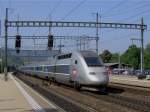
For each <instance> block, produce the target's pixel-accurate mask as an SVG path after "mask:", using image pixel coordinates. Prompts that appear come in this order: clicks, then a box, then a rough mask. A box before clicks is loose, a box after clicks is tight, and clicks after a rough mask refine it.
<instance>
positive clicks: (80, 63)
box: [19, 51, 109, 89]
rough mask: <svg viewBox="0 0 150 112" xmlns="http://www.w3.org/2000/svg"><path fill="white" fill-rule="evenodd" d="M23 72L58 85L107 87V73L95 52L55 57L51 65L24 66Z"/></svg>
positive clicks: (21, 68) (79, 52)
mask: <svg viewBox="0 0 150 112" xmlns="http://www.w3.org/2000/svg"><path fill="white" fill-rule="evenodd" d="M19 70H20V71H21V72H24V73H27V74H31V75H35V76H37V77H40V78H46V79H49V80H51V81H54V82H57V83H60V84H61V83H63V84H67V85H73V86H74V87H75V88H76V89H80V88H81V87H82V86H90V87H98V88H100V87H106V86H107V84H108V82H109V77H108V75H107V71H106V69H105V67H104V65H103V62H102V61H101V59H100V57H99V56H98V55H97V54H96V53H95V52H93V51H74V52H71V53H66V54H59V55H57V56H55V57H54V58H53V59H52V60H51V63H50V64H45V65H44V64H43V65H34V66H22V67H20V69H19Z"/></svg>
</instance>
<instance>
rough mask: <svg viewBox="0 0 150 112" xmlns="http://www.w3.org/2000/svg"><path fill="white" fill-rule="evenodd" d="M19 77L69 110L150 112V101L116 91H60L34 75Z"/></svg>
mask: <svg viewBox="0 0 150 112" xmlns="http://www.w3.org/2000/svg"><path fill="white" fill-rule="evenodd" d="M19 78H20V79H21V80H23V81H24V82H25V83H27V84H28V85H30V86H33V85H34V86H33V88H34V89H35V90H38V92H39V93H40V94H42V95H44V96H46V97H48V99H49V100H52V101H53V102H54V103H55V104H57V105H58V106H61V107H62V108H63V109H64V110H66V111H67V112H77V111H78V112H99V111H100V112H101V111H104V112H106V111H108V112H109V111H110V112H113V111H114V112H117V111H118V112H126V111H128V112H130V111H131V112H134V111H135V112H137V111H139V112H149V110H150V102H146V101H140V100H135V99H131V98H128V97H126V96H121V95H119V94H116V93H111V92H110V93H109V94H108V95H100V94H99V92H98V91H92V92H91V91H88V90H83V91H81V92H77V91H75V90H74V89H73V88H70V87H68V86H61V87H58V88H59V89H60V91H59V90H57V89H55V87H53V88H52V87H50V86H41V85H43V84H44V83H43V81H42V80H41V79H35V78H34V77H29V76H26V77H25V76H24V77H19ZM29 78H30V80H31V79H32V81H29V80H27V79H29ZM33 80H34V81H33ZM35 80H36V81H35ZM33 82H36V83H34V84H33ZM37 82H38V83H37ZM45 82H47V81H45ZM45 84H46V83H45ZM35 85H36V86H35ZM56 88H57V87H56ZM63 89H65V90H63ZM63 91H64V92H63ZM67 92H68V93H69V92H70V94H75V96H76V97H78V96H80V97H82V98H83V97H86V98H88V99H89V101H90V100H91V101H93V105H91V102H89V103H88V102H86V101H87V100H86V101H80V100H81V99H77V98H74V97H71V96H69V95H66V94H67ZM92 99H93V100H92ZM64 100H65V101H64ZM82 100H84V99H82ZM101 102H103V103H101ZM108 104H113V105H112V107H111V109H112V110H110V109H108V108H107V105H108ZM113 109H114V110H113Z"/></svg>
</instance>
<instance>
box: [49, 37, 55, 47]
mask: <svg viewBox="0 0 150 112" xmlns="http://www.w3.org/2000/svg"><path fill="white" fill-rule="evenodd" d="M53 41H54V39H53V35H48V48H50V49H51V48H52V47H53Z"/></svg>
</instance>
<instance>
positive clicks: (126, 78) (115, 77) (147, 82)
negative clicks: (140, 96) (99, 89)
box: [109, 75, 150, 88]
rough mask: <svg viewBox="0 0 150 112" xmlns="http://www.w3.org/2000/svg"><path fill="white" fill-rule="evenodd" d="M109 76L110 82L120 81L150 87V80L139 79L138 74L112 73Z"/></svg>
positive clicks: (119, 82)
mask: <svg viewBox="0 0 150 112" xmlns="http://www.w3.org/2000/svg"><path fill="white" fill-rule="evenodd" d="M109 78H110V83H118V84H125V85H132V86H139V87H146V88H150V80H146V79H142V80H139V79H138V78H137V77H136V76H128V75H110V76H109Z"/></svg>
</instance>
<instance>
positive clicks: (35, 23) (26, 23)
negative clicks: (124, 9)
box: [5, 21, 147, 30]
mask: <svg viewBox="0 0 150 112" xmlns="http://www.w3.org/2000/svg"><path fill="white" fill-rule="evenodd" d="M5 26H6V27H84V28H85V27H87V28H97V27H98V28H120V29H139V30H141V29H147V25H142V24H126V23H102V22H101V23H100V22H65V21H7V22H6V24H5Z"/></svg>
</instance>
